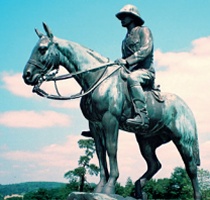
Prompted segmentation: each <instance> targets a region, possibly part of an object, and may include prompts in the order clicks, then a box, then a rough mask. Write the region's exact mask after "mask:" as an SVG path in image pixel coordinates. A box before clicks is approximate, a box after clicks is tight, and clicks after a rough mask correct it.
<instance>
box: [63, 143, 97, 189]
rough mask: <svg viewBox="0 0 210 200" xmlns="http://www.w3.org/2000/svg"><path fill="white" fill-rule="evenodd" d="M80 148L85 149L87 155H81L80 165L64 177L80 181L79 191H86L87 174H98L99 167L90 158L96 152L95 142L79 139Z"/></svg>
mask: <svg viewBox="0 0 210 200" xmlns="http://www.w3.org/2000/svg"><path fill="white" fill-rule="evenodd" d="M78 145H79V148H81V149H85V155H84V156H80V158H79V161H78V164H79V166H78V167H77V168H75V169H74V170H70V171H68V172H66V173H65V174H64V177H65V178H67V179H69V180H70V182H72V181H73V182H79V191H84V187H85V182H87V180H86V175H87V174H90V175H91V176H93V175H96V176H97V175H98V173H99V168H98V167H97V166H96V165H95V164H91V163H90V160H91V159H92V158H93V155H94V153H95V143H94V141H93V140H92V139H88V140H79V141H78Z"/></svg>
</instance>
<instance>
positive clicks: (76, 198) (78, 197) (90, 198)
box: [67, 192, 136, 200]
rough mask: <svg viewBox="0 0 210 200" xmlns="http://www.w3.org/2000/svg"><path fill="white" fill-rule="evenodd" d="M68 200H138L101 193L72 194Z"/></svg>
mask: <svg viewBox="0 0 210 200" xmlns="http://www.w3.org/2000/svg"><path fill="white" fill-rule="evenodd" d="M67 200H136V199H134V198H132V197H125V198H124V197H122V196H120V195H117V194H113V195H106V194H100V193H86V192H72V193H71V194H69V196H68V198H67Z"/></svg>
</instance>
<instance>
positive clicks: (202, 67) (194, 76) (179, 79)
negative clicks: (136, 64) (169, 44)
mask: <svg viewBox="0 0 210 200" xmlns="http://www.w3.org/2000/svg"><path fill="white" fill-rule="evenodd" d="M192 44H193V48H192V49H191V51H189V52H166V53H164V52H161V50H157V51H156V52H155V60H156V68H157V69H164V70H160V71H157V80H156V83H157V84H160V85H161V88H162V91H164V92H170V93H175V94H177V95H179V96H180V97H181V98H182V99H184V100H185V101H186V103H187V104H188V105H189V107H190V108H191V110H192V111H193V113H194V114H195V117H196V121H197V124H198V128H199V132H200V133H203V132H210V127H209V126H208V115H209V114H208V109H207V108H210V101H209V97H210V90H209V89H207V88H209V87H210V78H209V76H210V71H209V69H210V37H206V38H200V39H197V40H195V41H193V42H192Z"/></svg>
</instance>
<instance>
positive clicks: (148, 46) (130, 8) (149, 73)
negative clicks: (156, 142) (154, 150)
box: [82, 4, 155, 137]
mask: <svg viewBox="0 0 210 200" xmlns="http://www.w3.org/2000/svg"><path fill="white" fill-rule="evenodd" d="M116 17H117V18H118V19H119V20H121V24H122V26H123V27H125V28H127V34H126V37H125V39H124V40H123V42H122V58H120V59H117V60H116V61H115V62H116V63H117V64H120V65H125V66H126V67H127V69H128V70H129V71H130V74H129V76H128V79H127V84H128V91H129V94H130V97H131V99H132V102H133V106H134V109H135V113H136V116H135V118H133V119H128V120H127V123H128V124H129V125H131V126H135V127H136V126H137V127H138V126H139V125H140V126H141V128H142V129H143V131H144V132H146V131H147V129H148V126H149V117H148V112H147V109H146V103H145V96H144V92H143V89H142V87H147V86H152V85H153V83H154V79H155V70H154V68H153V38H152V33H151V31H150V29H149V28H147V27H146V26H142V25H143V24H144V20H143V19H142V18H141V17H140V14H139V11H138V9H137V7H136V6H134V5H130V4H129V5H126V6H124V7H123V8H122V9H121V10H120V12H119V13H117V14H116ZM82 135H83V136H86V137H91V136H92V135H91V133H90V131H83V132H82Z"/></svg>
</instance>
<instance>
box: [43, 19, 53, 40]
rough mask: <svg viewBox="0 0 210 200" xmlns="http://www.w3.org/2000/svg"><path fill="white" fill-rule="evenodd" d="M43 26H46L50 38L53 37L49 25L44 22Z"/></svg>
mask: <svg viewBox="0 0 210 200" xmlns="http://www.w3.org/2000/svg"><path fill="white" fill-rule="evenodd" d="M43 27H44V30H45V32H46V33H47V36H48V37H49V38H50V39H53V34H52V32H51V30H50V29H49V27H48V26H47V24H45V23H44V22H43Z"/></svg>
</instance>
